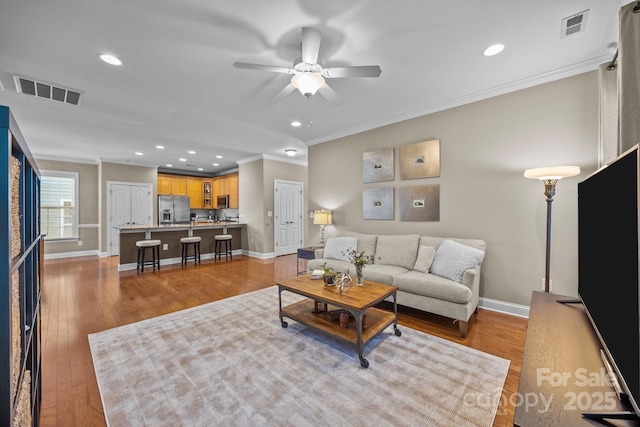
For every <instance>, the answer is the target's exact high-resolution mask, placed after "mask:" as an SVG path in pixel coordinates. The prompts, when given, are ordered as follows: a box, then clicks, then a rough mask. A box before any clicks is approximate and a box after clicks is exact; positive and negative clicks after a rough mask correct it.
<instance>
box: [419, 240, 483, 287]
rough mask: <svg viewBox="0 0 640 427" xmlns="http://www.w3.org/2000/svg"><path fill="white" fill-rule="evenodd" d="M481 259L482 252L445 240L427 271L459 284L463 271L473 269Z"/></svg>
mask: <svg viewBox="0 0 640 427" xmlns="http://www.w3.org/2000/svg"><path fill="white" fill-rule="evenodd" d="M483 258H484V252H483V251H481V250H479V249H476V248H472V247H471V246H467V245H463V244H462V243H458V242H455V241H453V240H449V239H447V240H445V241H444V242H443V243H442V244H441V245H440V246H439V247H438V249H437V250H436V253H435V255H434V257H433V264H431V269H430V270H429V271H430V272H431V273H432V274H436V275H438V276H442V277H446V278H447V279H451V280H453V281H454V282H458V283H461V282H462V275H463V274H464V272H465V270H468V269H470V268H475V267H476V266H477V265H478V264H480V263H481V262H482V259H483Z"/></svg>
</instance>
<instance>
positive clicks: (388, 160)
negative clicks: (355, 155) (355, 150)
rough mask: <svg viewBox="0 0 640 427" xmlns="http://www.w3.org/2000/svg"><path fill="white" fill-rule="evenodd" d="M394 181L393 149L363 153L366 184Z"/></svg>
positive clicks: (364, 180) (363, 171)
mask: <svg viewBox="0 0 640 427" xmlns="http://www.w3.org/2000/svg"><path fill="white" fill-rule="evenodd" d="M394 179H395V172H394V165H393V148H383V149H381V150H376V151H368V152H366V153H362V181H363V182H364V183H365V184H368V183H370V182H382V181H393V180H394Z"/></svg>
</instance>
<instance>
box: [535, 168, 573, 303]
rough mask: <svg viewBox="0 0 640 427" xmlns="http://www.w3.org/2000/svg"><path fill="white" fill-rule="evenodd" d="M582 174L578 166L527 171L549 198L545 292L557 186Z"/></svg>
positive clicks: (545, 289)
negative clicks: (552, 214)
mask: <svg viewBox="0 0 640 427" xmlns="http://www.w3.org/2000/svg"><path fill="white" fill-rule="evenodd" d="M579 173H580V167H578V166H554V167H545V168H534V169H527V170H526V171H524V176H525V178H531V179H539V180H540V181H542V182H544V195H545V196H547V257H546V264H545V270H544V291H545V292H549V265H550V263H551V203H552V202H553V196H554V195H555V194H556V184H557V182H558V181H560V180H561V179H562V178H568V177H571V176H576V175H578V174H579Z"/></svg>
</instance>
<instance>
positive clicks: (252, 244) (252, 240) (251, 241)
mask: <svg viewBox="0 0 640 427" xmlns="http://www.w3.org/2000/svg"><path fill="white" fill-rule="evenodd" d="M251 244H252V245H253V237H252V238H251Z"/></svg>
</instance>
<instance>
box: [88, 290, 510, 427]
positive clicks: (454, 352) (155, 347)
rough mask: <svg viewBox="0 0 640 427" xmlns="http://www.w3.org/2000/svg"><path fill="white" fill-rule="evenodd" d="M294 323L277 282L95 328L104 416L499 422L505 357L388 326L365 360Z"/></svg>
mask: <svg viewBox="0 0 640 427" xmlns="http://www.w3.org/2000/svg"><path fill="white" fill-rule="evenodd" d="M299 299H300V297H299V296H297V295H294V294H291V293H288V292H283V302H284V303H285V304H289V303H292V302H295V301H297V300H299ZM288 323H289V327H288V328H282V326H281V325H280V320H279V317H278V290H277V287H275V286H274V287H270V288H267V289H263V290H259V291H255V292H251V293H248V294H243V295H239V296H235V297H232V298H227V299H224V300H220V301H216V302H213V303H209V304H204V305H201V306H197V307H193V308H190V309H186V310H182V311H179V312H175V313H171V314H167V315H164V316H160V317H156V318H152V319H148V320H144V321H141V322H137V323H133V324H130V325H125V326H121V327H117V328H114V329H110V330H106V331H103V332H99V333H95V334H90V335H89V344H90V346H91V353H92V356H93V363H94V367H95V371H96V377H97V380H98V386H99V388H100V395H101V397H102V404H103V408H104V414H105V418H106V422H107V424H108V425H109V426H112V427H116V426H154V427H157V426H172V427H175V426H189V427H192V426H214V425H220V426H412V427H413V426H456V427H462V426H491V425H492V423H493V420H494V418H495V414H496V410H497V406H498V401H499V399H500V394H501V391H502V387H503V385H504V381H505V379H506V376H507V371H508V368H509V363H510V362H509V361H508V360H505V359H501V358H498V357H496V356H493V355H490V354H487V353H483V352H480V351H477V350H473V349H470V348H467V347H464V346H461V345H459V344H456V343H452V342H449V341H446V340H443V339H440V338H437V337H433V336H430V335H428V334H425V333H422V332H420V331H416V330H413V329H410V328H407V327H402V326H400V330H401V331H402V336H400V337H397V336H396V335H395V334H394V333H393V327H391V326H390V327H389V328H387V329H386V330H385V331H383V332H382V333H381V334H380V335H379V336H378V337H377V338H376V339H374V340H373V341H372V342H370V343H369V344H368V345H367V346H366V347H365V351H364V357H366V358H367V359H368V361H369V363H370V365H369V368H367V369H365V368H362V367H361V366H360V362H359V360H358V355H357V354H356V351H355V349H354V347H353V346H352V345H351V344H347V343H344V342H343V341H340V340H337V339H332V338H329V337H328V336H326V335H325V334H323V333H320V332H315V331H314V330H312V329H311V328H308V327H305V326H303V325H301V324H299V323H297V322H295V321H293V320H288Z"/></svg>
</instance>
